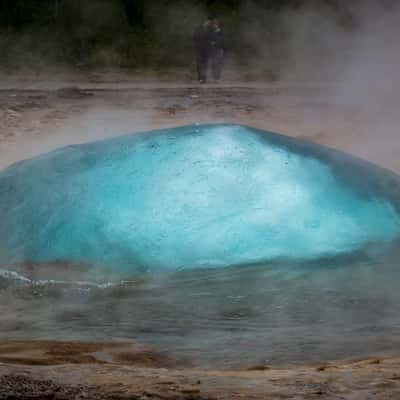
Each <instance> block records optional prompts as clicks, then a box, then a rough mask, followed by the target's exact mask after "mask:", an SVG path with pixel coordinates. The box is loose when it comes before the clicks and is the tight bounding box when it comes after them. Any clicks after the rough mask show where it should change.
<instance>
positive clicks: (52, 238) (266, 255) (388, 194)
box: [0, 125, 400, 275]
mask: <svg viewBox="0 0 400 400" xmlns="http://www.w3.org/2000/svg"><path fill="white" fill-rule="evenodd" d="M399 188H400V185H399V180H398V178H397V177H396V176H394V175H393V174H391V173H389V172H388V171H384V170H382V169H379V168H377V167H375V166H373V165H369V164H367V163H363V162H361V161H359V160H356V159H353V158H352V157H350V156H346V155H344V154H342V153H338V152H334V151H332V150H329V149H325V148H323V147H320V146H316V145H312V144H307V143H306V142H301V141H296V140H293V139H289V138H287V137H284V136H280V135H276V134H273V133H270V132H263V131H257V130H255V129H251V128H248V127H243V126H234V125H206V126H188V127H183V128H175V129H168V130H161V131H155V132H149V133H144V134H134V135H127V136H122V137H120V138H117V139H112V140H106V141H100V142H94V143H88V144H83V145H77V146H70V147H67V148H64V149H60V150H58V151H55V152H52V153H49V154H46V155H43V156H41V157H37V158H34V159H31V160H27V161H22V162H20V163H17V164H15V165H14V166H12V167H10V168H8V169H7V170H5V171H3V172H2V173H0V220H1V225H0V263H1V264H3V265H15V264H20V263H48V262H67V263H76V264H86V265H95V266H97V267H102V268H103V269H104V268H106V269H108V270H111V271H113V272H116V273H121V274H128V275H129V274H130V273H133V272H142V271H149V270H150V271H153V270H178V269H187V268H200V267H203V268H209V267H227V266H232V265H248V264H255V263H264V262H270V261H274V260H281V261H282V260H287V261H299V260H300V261H302V260H318V259H322V258H332V257H337V256H343V255H349V254H353V253H356V252H359V253H360V252H361V253H366V252H368V251H369V248H371V247H373V249H374V251H376V252H378V253H381V252H382V251H383V252H385V251H387V250H386V247H390V245H391V243H392V242H393V241H394V240H396V239H397V238H398V237H399V235H400V216H399V213H398V206H399V204H400V203H399V202H398V200H399V195H398V192H399ZM372 245H373V246H372Z"/></svg>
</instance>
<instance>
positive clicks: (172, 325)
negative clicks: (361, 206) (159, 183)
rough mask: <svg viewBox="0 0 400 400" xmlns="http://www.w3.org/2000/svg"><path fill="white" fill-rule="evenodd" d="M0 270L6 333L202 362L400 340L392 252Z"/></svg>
mask: <svg viewBox="0 0 400 400" xmlns="http://www.w3.org/2000/svg"><path fill="white" fill-rule="evenodd" d="M394 259H395V257H394ZM335 264H336V263H335ZM68 274H69V272H68V273H67V274H66V275H68ZM28 275H29V272H28ZM45 275H46V273H43V277H44V276H45ZM2 276H3V278H1V280H0V287H1V289H0V304H1V306H0V311H1V330H0V337H1V338H2V339H10V338H12V339H16V338H20V339H43V338H50V339H79V340H110V339H112V340H127V339H129V340H134V341H137V342H140V343H144V344H147V345H152V346H157V347H158V348H160V349H162V350H168V351H169V352H171V353H172V354H173V355H175V356H176V357H178V358H185V359H187V360H190V361H191V362H192V363H193V364H194V365H198V366H202V367H216V366H219V367H236V366H251V365H258V364H267V365H268V364H288V363H298V362H300V363H303V362H310V361H326V360H335V359H338V358H343V357H361V356H370V355H376V354H380V353H382V352H390V353H391V354H393V352H395V351H396V348H399V344H400V340H399V339H400V336H399V333H400V312H399V311H400V291H399V290H398V282H399V278H400V272H399V268H398V264H397V262H393V261H388V260H382V263H381V264H372V263H369V262H367V261H365V262H360V261H357V262H356V263H351V262H349V263H346V262H344V263H343V265H341V266H337V265H334V266H333V265H331V264H330V263H329V261H326V265H325V266H323V267H321V266H318V267H316V266H313V265H308V266H307V265H301V266H299V265H296V266H288V265H286V266H276V265H262V266H261V265H260V266H247V267H237V268H227V269H214V270H200V271H182V272H178V273H173V274H164V275H157V276H154V275H147V276H142V277H133V278H132V280H127V281H122V282H121V281H115V282H113V283H108V284H98V283H97V284H95V283H94V282H88V281H86V282H85V281H81V282H79V283H78V282H77V281H76V278H77V276H76V275H74V276H73V280H75V283H68V282H66V281H65V280H64V281H63V282H54V281H40V280H36V281H34V282H32V281H29V280H28V279H23V278H22V277H21V276H17V275H15V274H10V273H6V272H5V271H3V272H2ZM39 278H40V277H39V276H36V279H39ZM64 278H65V276H64V277H63V279H64Z"/></svg>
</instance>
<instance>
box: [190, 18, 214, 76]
mask: <svg viewBox="0 0 400 400" xmlns="http://www.w3.org/2000/svg"><path fill="white" fill-rule="evenodd" d="M210 32H211V19H210V18H208V19H207V20H205V21H204V22H203V24H202V25H200V26H199V27H197V28H196V29H195V31H194V33H193V47H194V53H195V57H196V66H197V78H198V81H199V82H200V83H205V82H206V81H207V69H208V59H209V56H210Z"/></svg>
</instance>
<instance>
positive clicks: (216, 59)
mask: <svg viewBox="0 0 400 400" xmlns="http://www.w3.org/2000/svg"><path fill="white" fill-rule="evenodd" d="M222 62H223V51H222V50H215V51H214V52H213V55H212V59H211V68H212V74H213V78H214V80H215V81H219V80H220V79H221V72H222Z"/></svg>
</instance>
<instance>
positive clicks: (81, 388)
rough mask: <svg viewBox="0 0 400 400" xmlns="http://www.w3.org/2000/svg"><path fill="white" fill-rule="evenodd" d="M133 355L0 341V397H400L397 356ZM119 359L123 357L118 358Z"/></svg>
mask: <svg viewBox="0 0 400 400" xmlns="http://www.w3.org/2000/svg"><path fill="white" fill-rule="evenodd" d="M135 351H136V350H135V345H132V344H127V343H123V344H118V343H82V342H55V341H42V342H40V341H25V342H14V341H9V342H0V359H3V361H0V396H3V397H4V396H6V397H5V398H14V397H16V398H18V399H21V400H25V399H31V398H32V396H35V398H48V397H49V396H52V395H54V396H56V395H57V396H63V395H64V397H63V398H65V397H66V398H75V397H76V396H80V395H82V396H83V397H84V398H87V399H89V400H92V399H93V400H94V399H96V400H98V399H100V400H115V399H118V400H122V399H125V398H127V397H128V396H133V397H134V398H139V397H140V396H142V397H143V398H148V397H151V398H152V399H155V400H161V399H166V398H168V399H180V400H189V399H190V400H228V399H229V400H231V399H232V400H237V399H242V398H252V399H255V400H261V399H265V398H266V396H268V398H269V397H271V398H292V397H293V398H294V397H296V398H301V399H309V398H314V397H315V398H316V397H318V398H322V399H336V398H338V397H340V398H341V399H345V400H347V399H349V400H350V399H352V400H354V399H360V400H361V399H365V398H366V397H368V396H369V395H372V394H374V393H375V394H377V393H379V398H380V399H389V398H397V396H398V395H399V394H400V376H399V370H400V358H399V357H390V356H388V357H371V358H363V359H358V360H357V359H353V360H339V361H336V362H329V363H324V362H321V363H315V364H307V365H297V366H286V367H279V368H275V367H273V366H268V365H253V366H249V367H247V368H243V369H235V370H223V369H212V368H211V369H208V370H202V369H198V368H191V367H190V366H188V365H186V366H183V365H177V364H173V363H171V360H169V362H168V363H167V364H165V363H164V362H162V361H161V362H160V363H158V362H157V357H158V356H155V355H154V354H155V353H151V352H147V353H139V355H138V353H137V352H135ZM4 354H5V355H6V358H8V359H5V360H4V357H3V356H4ZM44 354H45V357H44ZM116 354H120V355H122V356H121V357H120V358H119V359H118V357H115V356H116ZM152 354H153V355H152ZM96 357H98V359H96ZM15 358H19V359H18V360H15ZM135 360H136V361H135ZM159 360H163V358H162V357H161V358H159ZM138 361H139V362H138ZM7 396H8V397H7ZM133 397H132V398H133ZM140 398H141V397H140Z"/></svg>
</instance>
